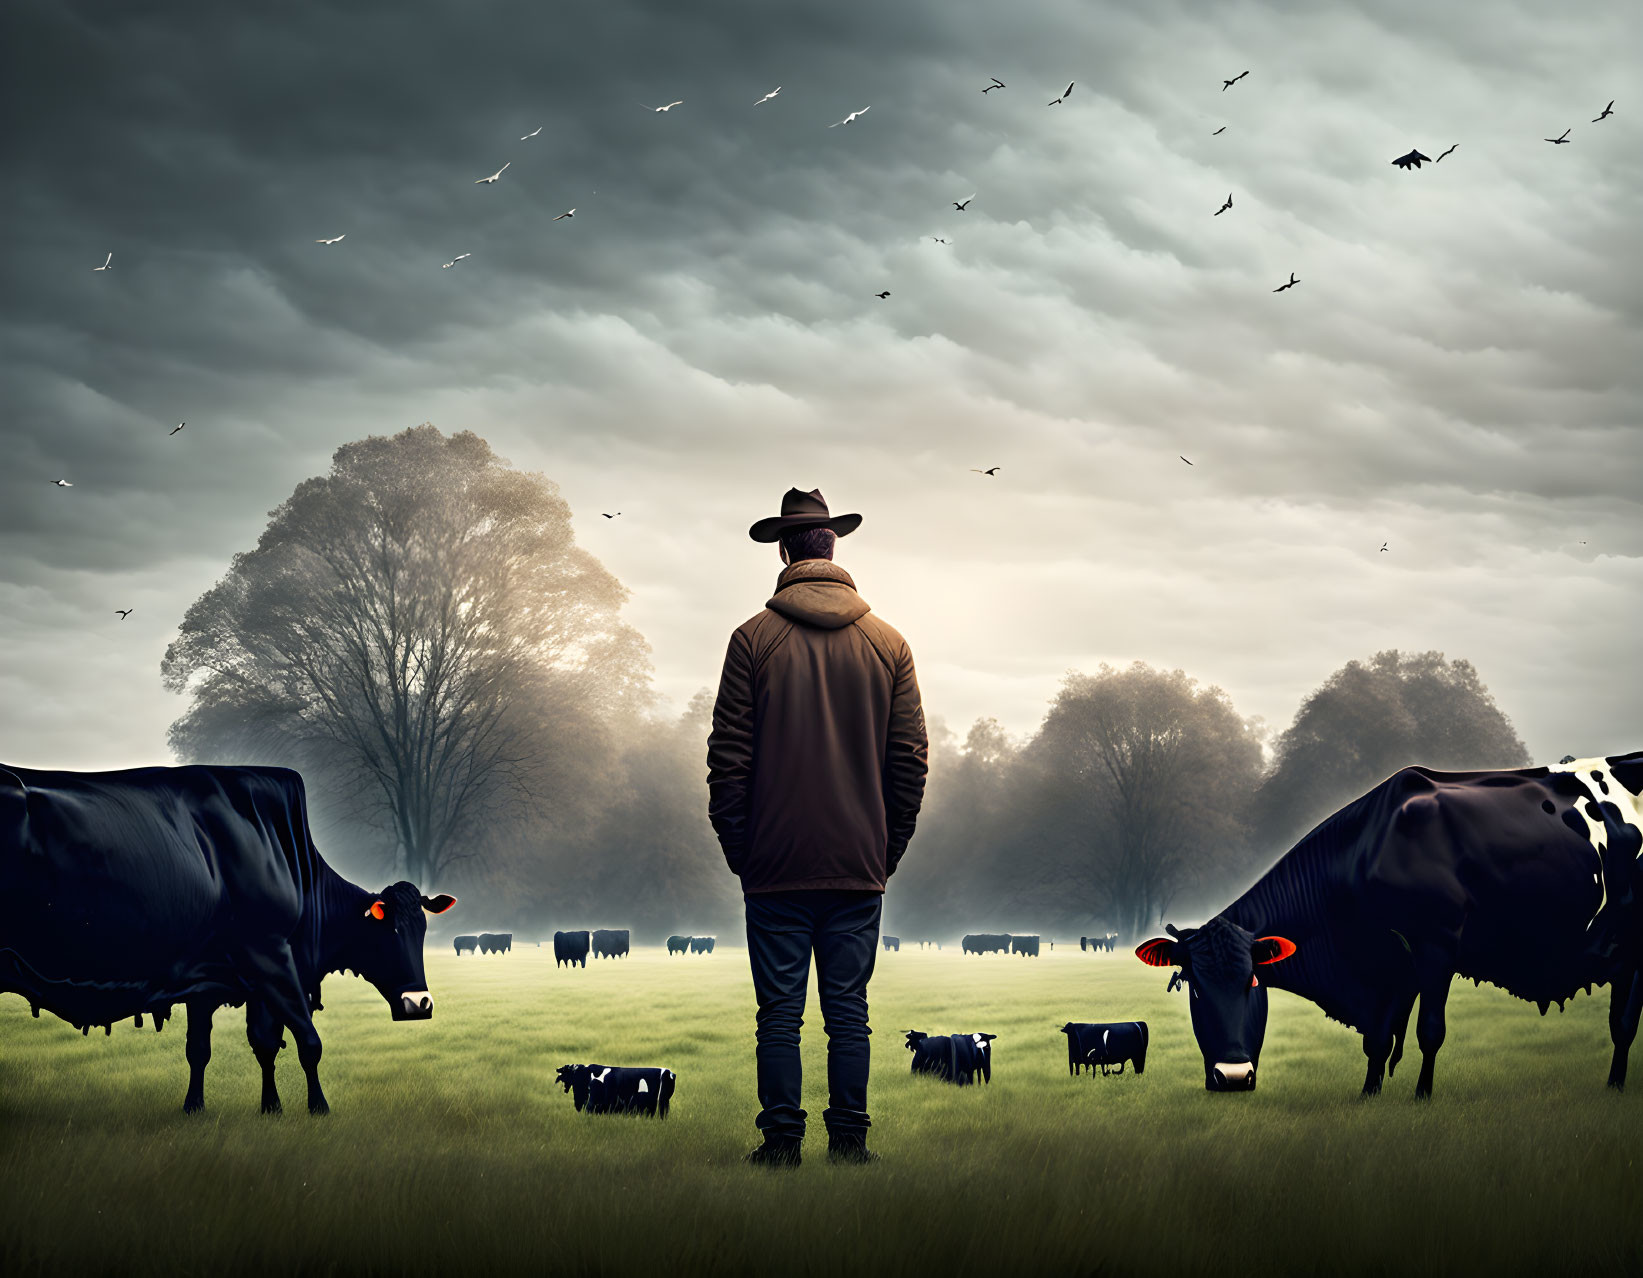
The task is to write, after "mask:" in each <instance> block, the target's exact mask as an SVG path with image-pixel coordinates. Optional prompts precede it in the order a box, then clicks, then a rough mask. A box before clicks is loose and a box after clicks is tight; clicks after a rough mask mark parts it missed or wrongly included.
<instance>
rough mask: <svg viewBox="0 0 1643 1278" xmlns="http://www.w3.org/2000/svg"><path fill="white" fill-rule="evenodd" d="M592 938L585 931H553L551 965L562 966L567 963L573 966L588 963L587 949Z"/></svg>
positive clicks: (584, 965)
mask: <svg viewBox="0 0 1643 1278" xmlns="http://www.w3.org/2000/svg"><path fill="white" fill-rule="evenodd" d="M592 942H593V938H592V936H591V935H590V934H589V933H587V932H585V931H584V932H555V933H554V934H553V965H554V966H555V967H562V966H564V965H565V964H566V963H569V964H570V965H571V966H572V967H575V966H576V965H577V964H578V963H580V964H581V965H582V966H583V967H586V966H587V965H588V949H589V947H590V946H591V945H592Z"/></svg>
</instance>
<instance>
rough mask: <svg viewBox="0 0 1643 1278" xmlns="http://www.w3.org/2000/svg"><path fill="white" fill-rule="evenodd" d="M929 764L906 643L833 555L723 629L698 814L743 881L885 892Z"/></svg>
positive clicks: (785, 575)
mask: <svg viewBox="0 0 1643 1278" xmlns="http://www.w3.org/2000/svg"><path fill="white" fill-rule="evenodd" d="M928 766H929V740H928V737H927V736H926V734H925V730H924V709H923V706H922V705H921V703H920V701H919V691H918V679H917V677H916V676H915V675H914V672H913V654H912V652H911V650H910V649H909V648H908V647H907V640H905V639H903V638H902V637H901V635H900V634H899V633H898V632H897V631H896V630H895V629H893V628H892V627H890V626H888V625H886V624H885V623H884V622H882V621H880V620H879V619H878V618H877V617H875V616H872V615H870V614H869V612H868V608H867V601H866V600H864V599H863V598H862V597H861V596H860V595H858V594H857V593H856V583H855V582H854V581H852V580H851V579H850V574H849V573H847V572H845V570H844V569H843V568H840V567H839V566H838V565H837V564H835V563H833V562H831V561H830V560H826V559H801V560H800V561H799V562H798V563H796V564H790V565H788V567H787V568H785V569H783V570H782V574H781V576H779V577H777V578H776V593H775V594H774V595H773V596H772V597H771V599H770V601H769V602H768V603H766V604H765V607H764V611H763V612H761V613H759V615H758V616H756V617H753V618H751V619H750V620H749V621H747V622H745V623H744V624H743V625H741V626H739V627H738V628H737V630H736V632H735V633H734V634H733V635H731V636H730V648H729V650H728V651H727V652H726V653H725V667H724V674H723V675H722V677H721V678H720V680H719V698H718V700H717V701H716V702H715V703H714V706H713V731H712V732H711V733H710V734H709V736H708V739H707V768H708V773H707V790H708V805H707V811H708V816H709V818H710V819H711V820H712V822H713V829H714V831H715V832H716V833H717V834H718V836H719V843H720V845H721V846H722V847H723V848H724V854H725V860H726V861H727V862H729V864H730V868H731V869H732V870H733V871H735V872H736V873H737V874H738V875H740V876H741V880H742V890H743V891H744V892H748V893H756V892H781V891H786V890H788V889H791V888H842V889H851V890H856V891H876V892H882V891H884V884H885V880H886V879H887V878H889V876H890V875H891V874H893V873H895V869H896V863H897V862H898V861H900V860H901V854H902V853H903V852H904V851H906V849H907V841H908V840H909V839H910V838H912V837H913V824H914V822H915V821H917V819H918V811H919V805H920V804H921V803H922V802H923V801H924V774H925V772H926V770H927V769H928Z"/></svg>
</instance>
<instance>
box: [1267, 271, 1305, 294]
mask: <svg viewBox="0 0 1643 1278" xmlns="http://www.w3.org/2000/svg"><path fill="white" fill-rule="evenodd" d="M1299 283H1300V281H1299V280H1298V279H1296V278H1295V272H1294V271H1291V272H1290V273H1289V283H1287V284H1280V285H1278V287H1277V288H1275V289H1273V290H1272V291H1273V292H1274V293H1282V292H1283V291H1284V290H1285V289H1286V288H1294V287H1295V286H1296V285H1297V284H1299Z"/></svg>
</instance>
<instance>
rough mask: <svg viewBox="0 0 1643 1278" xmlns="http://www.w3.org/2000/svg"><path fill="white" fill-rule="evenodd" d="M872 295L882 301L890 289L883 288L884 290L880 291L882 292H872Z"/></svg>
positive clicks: (888, 294)
mask: <svg viewBox="0 0 1643 1278" xmlns="http://www.w3.org/2000/svg"><path fill="white" fill-rule="evenodd" d="M873 296H874V297H876V298H878V299H879V300H880V301H883V300H884V299H885V298H887V297H889V296H890V290H889V289H885V290H884V292H882V293H874V294H873Z"/></svg>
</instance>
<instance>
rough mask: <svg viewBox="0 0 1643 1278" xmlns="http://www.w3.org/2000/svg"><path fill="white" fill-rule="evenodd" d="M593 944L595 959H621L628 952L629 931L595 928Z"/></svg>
mask: <svg viewBox="0 0 1643 1278" xmlns="http://www.w3.org/2000/svg"><path fill="white" fill-rule="evenodd" d="M591 943H592V946H593V957H594V958H621V957H622V955H624V954H626V953H627V952H628V929H627V928H625V927H624V928H607V927H600V928H595V929H594V930H593V938H592V942H591Z"/></svg>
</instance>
